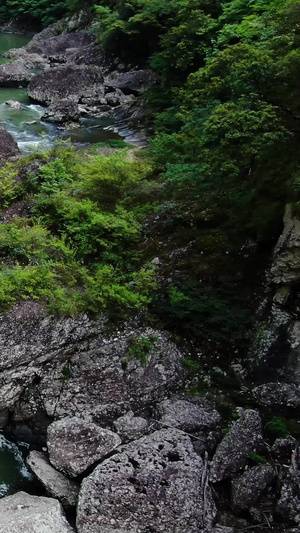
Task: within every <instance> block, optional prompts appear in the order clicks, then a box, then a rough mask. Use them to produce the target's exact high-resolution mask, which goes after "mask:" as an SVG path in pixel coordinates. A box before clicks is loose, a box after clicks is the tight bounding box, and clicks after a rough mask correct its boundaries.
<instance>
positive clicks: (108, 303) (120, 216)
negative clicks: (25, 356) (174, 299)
mask: <svg viewBox="0 0 300 533" xmlns="http://www.w3.org/2000/svg"><path fill="white" fill-rule="evenodd" d="M49 158H50V159H49ZM79 160H80V161H81V164H79ZM21 164H22V163H21V162H20V161H18V162H17V163H14V164H11V163H9V164H7V165H5V166H4V167H2V169H1V170H0V191H1V190H2V205H3V207H5V206H6V205H7V203H9V202H12V200H13V199H14V198H16V197H17V195H18V197H19V198H20V199H21V201H22V202H23V203H24V205H26V202H28V205H30V216H28V217H27V218H19V217H14V218H12V219H11V220H9V221H8V222H7V223H6V224H2V225H0V258H1V266H0V308H2V309H7V308H8V307H9V306H10V305H12V304H13V303H14V302H17V301H20V300H23V299H28V298H29V299H34V300H35V299H37V300H42V301H44V302H45V303H46V304H47V305H48V308H49V310H50V312H52V313H60V314H69V315H71V314H75V313H79V312H84V311H90V312H92V313H99V312H101V311H103V310H106V311H107V312H108V313H109V314H110V315H111V316H114V317H118V316H121V315H124V316H126V314H128V313H130V312H131V311H133V310H139V309H143V308H145V307H146V306H147V305H148V303H149V300H150V294H151V292H153V290H155V288H156V282H155V269H154V267H153V266H152V265H149V266H148V265H147V264H145V263H144V262H143V261H142V258H141V257H140V254H138V253H137V252H136V247H137V243H138V241H139V238H140V225H139V223H138V222H137V220H136V218H135V215H134V212H133V211H132V210H130V208H129V207H127V208H125V207H124V206H122V202H123V201H125V200H126V201H127V196H128V195H130V192H131V187H132V186H133V185H134V186H135V187H138V185H139V182H141V181H142V180H144V179H145V178H146V176H147V173H148V172H149V169H150V167H149V165H148V163H147V161H146V160H145V161H143V160H139V161H133V162H130V161H128V160H127V155H126V152H122V153H118V154H113V155H112V156H109V157H105V156H93V155H90V154H89V153H83V152H82V151H81V153H80V157H79V156H78V154H77V152H76V150H74V149H72V148H71V149H70V148H63V147H60V146H59V147H58V148H56V149H54V151H52V152H51V153H50V155H49V157H48V162H47V163H45V164H44V165H43V166H41V168H40V170H39V171H37V172H36V173H35V174H30V175H29V176H28V178H27V179H26V180H25V181H24V182H23V183H22V186H20V185H19V182H18V181H16V180H15V179H14V178H15V176H16V175H17V173H18V170H19V167H20V165H21ZM110 183H111V187H112V190H114V192H115V197H114V199H113V202H112V201H111V199H110V197H109V194H108V190H109V186H110ZM28 195H29V196H28ZM0 197H1V196H0ZM92 198H93V201H92ZM127 203H128V202H127Z"/></svg>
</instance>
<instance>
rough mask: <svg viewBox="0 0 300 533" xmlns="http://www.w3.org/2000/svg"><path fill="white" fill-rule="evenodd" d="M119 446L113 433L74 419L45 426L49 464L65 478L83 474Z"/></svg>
mask: <svg viewBox="0 0 300 533" xmlns="http://www.w3.org/2000/svg"><path fill="white" fill-rule="evenodd" d="M120 444H121V439H120V437H119V436H118V435H117V434H116V433H113V432H112V431H110V430H109V429H103V428H101V427H99V426H96V424H93V423H92V422H86V421H84V420H81V419H80V418H76V417H73V418H63V419H62V420H59V421H57V422H53V424H50V426H49V427H48V433H47V445H48V451H49V458H50V461H51V463H52V464H53V466H55V468H57V470H60V471H61V472H64V473H65V474H66V475H68V476H69V477H76V476H78V475H80V474H83V473H84V472H85V471H86V470H87V469H88V468H89V467H91V466H93V465H94V464H95V463H96V462H98V461H100V460H101V459H103V457H105V456H107V455H108V454H109V453H111V452H112V451H113V450H115V449H116V448H117V447H118V446H119V445H120Z"/></svg>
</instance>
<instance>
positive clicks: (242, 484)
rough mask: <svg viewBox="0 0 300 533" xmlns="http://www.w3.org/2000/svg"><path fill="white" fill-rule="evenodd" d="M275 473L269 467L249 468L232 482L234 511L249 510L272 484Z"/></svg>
mask: <svg viewBox="0 0 300 533" xmlns="http://www.w3.org/2000/svg"><path fill="white" fill-rule="evenodd" d="M274 478H275V472H274V469H273V468H272V466H270V465H260V466H254V467H253V468H250V469H249V470H247V471H246V472H244V473H243V474H242V475H241V476H239V477H238V478H236V479H234V480H233V481H232V505H233V507H234V508H235V509H249V508H250V507H253V506H254V505H255V503H256V502H257V500H258V498H259V497H260V495H261V494H262V492H263V491H264V490H265V489H266V488H267V487H268V486H269V485H270V484H271V483H272V482H273V480H274Z"/></svg>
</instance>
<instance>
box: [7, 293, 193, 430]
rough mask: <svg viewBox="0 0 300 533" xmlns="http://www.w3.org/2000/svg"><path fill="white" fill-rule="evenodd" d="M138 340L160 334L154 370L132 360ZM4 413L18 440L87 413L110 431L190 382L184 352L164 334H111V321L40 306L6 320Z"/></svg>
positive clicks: (24, 307) (30, 305) (20, 309)
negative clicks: (65, 315) (26, 431)
mask: <svg viewBox="0 0 300 533" xmlns="http://www.w3.org/2000/svg"><path fill="white" fill-rule="evenodd" d="M132 335H134V336H135V338H136V337H139V336H141V337H142V336H143V335H146V336H147V335H153V336H155V338H156V341H155V346H154V347H153V349H152V350H151V353H150V354H149V357H148V361H147V364H146V366H143V364H142V362H141V361H140V360H139V359H136V360H135V359H132V360H130V361H128V364H127V365H124V360H126V358H128V349H129V345H130V339H131V337H132ZM0 351H1V360H0V415H1V418H3V421H4V420H5V418H6V417H7V415H8V414H10V418H11V420H12V426H13V429H14V430H15V431H16V433H15V436H16V438H19V435H18V430H19V429H20V430H21V432H22V434H23V433H24V427H23V426H24V423H25V424H27V427H28V428H29V429H30V431H33V435H32V438H33V439H34V435H35V434H36V433H38V435H39V436H40V437H41V436H46V435H45V434H46V429H47V426H48V425H49V423H50V422H51V421H52V420H53V419H56V420H58V419H61V418H65V417H72V416H80V418H85V419H89V420H91V421H92V422H95V423H96V424H98V425H100V426H104V427H105V426H107V425H108V424H111V423H112V422H113V421H114V420H116V419H117V418H119V417H120V416H122V415H123V414H125V413H126V412H128V411H129V410H130V409H132V410H134V411H136V410H137V409H140V408H145V409H147V408H148V406H150V405H152V404H153V403H154V404H155V403H156V402H159V401H161V400H162V399H163V398H164V397H165V396H166V395H167V394H168V392H169V391H172V390H176V389H177V387H178V386H179V385H180V383H181V380H182V377H183V368H182V365H181V359H182V354H181V353H180V352H179V351H178V349H177V348H176V347H175V345H174V344H173V343H171V342H169V340H168V337H167V336H166V335H164V334H162V333H161V332H158V331H154V330H151V329H143V328H138V327H136V328H129V327H128V328H125V329H124V330H123V331H120V332H119V333H118V335H117V336H115V335H114V336H107V334H106V325H105V321H104V320H103V319H98V320H91V319H89V318H88V317H87V316H81V317H77V318H56V317H53V316H49V315H47V314H46V313H45V312H44V311H43V309H42V307H41V306H40V305H39V304H37V303H34V302H26V303H23V304H20V305H19V306H17V307H15V308H14V309H13V310H12V311H10V312H9V313H5V314H1V315H0Z"/></svg>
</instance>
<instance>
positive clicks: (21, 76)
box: [0, 60, 33, 87]
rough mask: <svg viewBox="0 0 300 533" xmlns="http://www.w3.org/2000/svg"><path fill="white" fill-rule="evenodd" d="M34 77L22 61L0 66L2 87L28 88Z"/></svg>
mask: <svg viewBox="0 0 300 533" xmlns="http://www.w3.org/2000/svg"><path fill="white" fill-rule="evenodd" d="M32 76H33V75H32V74H31V73H30V71H29V70H28V68H27V67H26V66H25V64H24V63H23V61H21V60H16V61H13V62H12V63H5V64H4V65H0V87H20V86H21V87H27V85H28V84H29V82H30V80H31V78H32Z"/></svg>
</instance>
